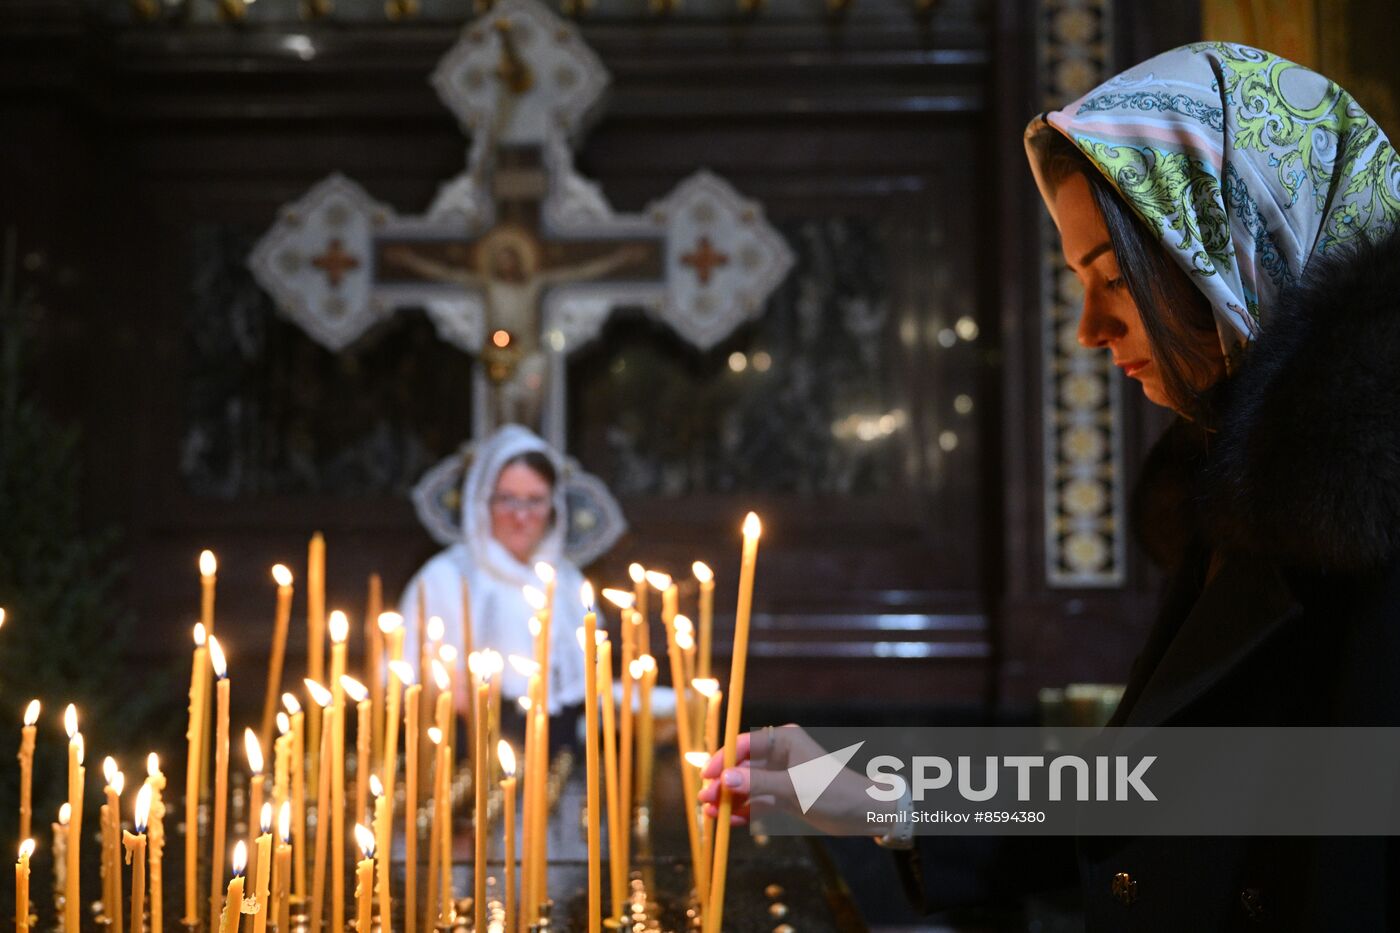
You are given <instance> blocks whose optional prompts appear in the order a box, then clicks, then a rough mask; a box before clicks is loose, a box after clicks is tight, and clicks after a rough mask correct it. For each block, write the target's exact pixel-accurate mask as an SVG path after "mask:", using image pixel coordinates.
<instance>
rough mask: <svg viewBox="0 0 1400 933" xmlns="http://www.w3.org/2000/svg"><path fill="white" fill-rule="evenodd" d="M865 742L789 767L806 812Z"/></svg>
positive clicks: (798, 799) (799, 801)
mask: <svg viewBox="0 0 1400 933" xmlns="http://www.w3.org/2000/svg"><path fill="white" fill-rule="evenodd" d="M864 744H865V742H864V741H860V742H857V743H856V744H854V745H847V746H846V747H845V748H842V749H837V750H836V751H834V752H827V753H826V754H825V755H822V756H821V757H820V758H813V759H812V760H811V761H804V762H802V764H800V765H793V766H792V767H791V768H788V769H787V772H788V777H789V778H791V779H792V789H793V790H795V791H797V803H798V804H799V805H800V806H801V807H802V812H803V813H804V814H805V813H806V812H807V811H808V810H810V809H812V804H814V803H816V802H817V798H818V797H820V796H821V795H822V792H823V791H825V790H826V789H827V788H828V787H830V786H831V782H832V781H834V780H836V775H838V774H840V773H841V769H842V768H844V767H846V762H848V761H850V760H851V756H852V755H854V754H855V753H856V752H857V751H858V750H859V749H860V747H861V746H862V745H864Z"/></svg>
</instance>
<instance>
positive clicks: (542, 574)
mask: <svg viewBox="0 0 1400 933" xmlns="http://www.w3.org/2000/svg"><path fill="white" fill-rule="evenodd" d="M535 576H537V577H539V578H540V580H541V581H543V582H544V583H545V584H546V585H547V584H550V583H553V582H554V565H553V564H549V563H546V562H545V561H540V562H539V563H537V564H535Z"/></svg>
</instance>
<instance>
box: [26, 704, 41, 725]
mask: <svg viewBox="0 0 1400 933" xmlns="http://www.w3.org/2000/svg"><path fill="white" fill-rule="evenodd" d="M38 721H39V701H38V700H30V701H29V705H28V706H26V707H25V708H24V724H25V725H26V726H32V725H34V724H35V723H36V722H38Z"/></svg>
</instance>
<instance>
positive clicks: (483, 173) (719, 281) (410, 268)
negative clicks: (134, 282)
mask: <svg viewBox="0 0 1400 933" xmlns="http://www.w3.org/2000/svg"><path fill="white" fill-rule="evenodd" d="M432 82H433V84H434V86H435V88H436V89H437V91H438V94H439V96H440V97H441V99H442V100H443V102H444V103H445V104H446V105H447V107H448V108H449V109H450V110H452V112H453V113H454V114H455V115H456V116H457V118H458V121H459V123H460V124H461V125H462V127H463V129H464V130H465V131H466V132H467V133H469V134H470V135H471V140H472V142H471V147H470V149H469V151H468V157H467V165H466V170H465V171H464V172H462V173H461V174H460V175H458V176H456V177H455V178H453V179H452V180H450V181H449V182H447V183H446V184H444V185H443V186H442V188H441V189H440V190H439V192H438V194H437V197H436V198H435V199H434V201H433V203H432V204H431V205H430V206H429V208H428V211H427V212H426V213H425V214H423V215H419V216H404V215H399V214H397V213H396V212H395V211H394V210H393V209H392V208H390V207H388V206H387V205H384V204H381V203H379V202H377V201H375V200H373V199H372V198H371V197H370V196H369V195H368V194H367V193H366V192H365V191H364V189H363V188H361V187H360V186H359V185H357V184H355V183H354V182H352V181H350V180H349V179H347V178H345V177H344V176H341V175H338V174H336V175H332V176H330V177H329V178H327V179H325V180H324V181H322V182H320V183H319V184H317V185H316V186H314V187H313V188H312V189H311V190H310V191H309V192H308V193H307V194H306V195H304V196H303V197H302V198H300V199H299V200H298V201H296V202H294V203H293V204H290V205H288V206H287V207H285V208H283V209H282V211H281V215H280V217H279V219H278V221H277V222H276V224H274V226H273V227H272V228H271V229H270V230H269V231H268V232H267V233H266V234H265V235H264V236H263V238H262V239H261V240H260V241H259V243H258V245H257V247H256V248H255V249H254V251H253V254H252V255H251V256H250V258H249V265H250V267H251V268H252V271H253V273H254V275H255V277H256V278H257V279H258V281H259V283H260V284H261V285H262V286H263V288H265V289H266V290H267V291H268V292H269V293H270V294H271V295H272V297H273V299H274V301H275V302H276V304H277V306H278V308H279V310H280V311H281V312H282V313H283V314H284V315H286V316H287V317H289V318H290V319H291V320H292V321H294V322H295V323H297V324H298V325H299V326H300V327H301V328H302V329H303V330H305V331H306V332H307V333H308V334H309V335H310V336H311V337H312V338H313V339H314V340H316V341H317V342H319V343H321V344H322V345H323V346H325V347H327V348H328V349H331V350H341V349H344V348H345V347H347V346H349V345H350V344H352V343H353V342H355V341H356V340H358V339H360V338H361V337H362V336H364V335H365V334H366V333H367V332H369V331H371V330H373V329H374V328H376V327H380V326H384V325H386V324H387V323H388V322H389V321H390V320H391V319H392V318H393V317H394V315H395V312H396V311H397V310H398V309H400V308H422V309H424V310H426V312H427V314H428V316H429V318H430V319H431V320H432V322H433V325H434V327H435V328H436V330H437V332H438V335H439V336H440V337H441V338H442V339H443V340H445V341H447V342H449V343H451V344H453V345H454V346H457V347H459V348H460V349H462V350H463V351H464V352H466V353H467V354H469V355H470V356H472V357H473V358H474V362H473V380H472V433H473V436H474V439H480V438H482V437H485V436H486V435H487V434H489V433H490V432H491V431H492V430H493V429H494V428H496V427H498V426H499V425H501V424H503V423H506V422H516V423H522V424H525V425H526V426H527V427H531V428H533V429H535V430H536V431H538V432H539V433H541V434H542V435H543V436H544V437H545V439H546V440H548V441H549V442H550V443H551V444H553V445H554V446H555V447H556V448H558V449H559V450H560V451H561V452H564V451H565V448H566V440H567V439H566V436H565V425H566V417H565V416H566V411H567V395H566V385H567V381H566V379H565V373H566V369H565V367H566V363H567V359H568V357H569V355H570V354H572V353H573V352H575V351H577V350H578V349H579V348H580V347H582V346H584V345H585V344H586V343H588V342H589V341H590V340H592V339H594V338H595V337H596V336H597V335H598V333H599V332H600V331H601V329H602V326H603V324H604V323H605V322H606V320H607V318H608V317H609V315H610V314H611V313H612V311H613V310H614V309H616V308H621V307H634V308H641V309H643V310H644V311H645V312H646V313H647V314H649V315H651V316H652V317H654V318H656V319H657V320H660V321H662V322H663V323H665V324H667V325H668V326H670V327H671V328H672V329H673V330H674V331H675V332H676V333H677V334H679V335H680V336H681V337H682V338H683V339H684V340H686V341H687V342H689V343H691V344H693V345H695V346H696V347H699V348H701V349H708V348H709V347H712V346H714V344H716V343H717V342H719V341H720V340H722V339H723V338H724V337H726V336H727V335H728V334H730V333H731V332H732V331H733V330H734V328H736V327H738V326H739V325H740V324H741V323H743V322H745V321H747V320H751V319H752V318H754V317H756V316H757V315H758V314H759V313H761V311H762V309H763V305H764V302H765V301H766V300H767V298H768V296H769V295H770V294H771V293H772V291H773V290H774V289H775V288H776V287H777V286H778V284H779V283H780V282H781V281H782V280H783V278H784V277H785V276H786V275H787V272H788V270H789V269H790V268H791V266H792V263H793V256H792V252H791V250H790V249H789V248H788V246H787V244H786V243H785V242H784V241H783V239H782V237H781V236H780V235H779V234H778V233H777V232H776V231H775V230H774V229H773V228H772V227H771V226H770V225H769V224H768V223H767V222H766V220H765V219H764V217H763V212H762V209H761V208H760V207H759V206H758V205H757V204H755V203H753V202H751V201H748V200H746V199H744V198H742V197H741V196H740V195H739V194H738V193H737V192H736V191H735V190H734V189H733V188H732V187H731V186H730V185H729V184H728V183H726V182H725V181H724V180H722V179H721V178H719V177H717V176H716V175H713V174H711V173H709V172H706V171H703V170H702V171H699V172H697V173H696V174H694V175H692V176H691V177H690V178H688V179H686V180H685V181H683V182H681V184H680V185H678V186H677V187H676V188H675V189H674V190H673V191H672V192H671V193H670V194H669V195H667V196H666V197H664V198H662V199H660V200H658V201H655V202H653V203H652V204H649V205H648V206H647V207H646V208H645V209H644V210H642V211H641V212H640V213H636V214H622V213H617V212H615V211H614V210H613V209H612V207H611V206H610V205H609V204H608V202H607V200H606V199H605V198H604V196H603V195H602V193H601V191H600V190H599V189H598V186H597V185H596V184H594V183H593V182H591V181H589V180H587V179H585V178H584V177H582V176H581V175H580V174H579V173H578V172H577V171H576V170H575V168H574V165H573V153H572V149H571V146H572V145H573V144H574V143H575V142H576V141H577V139H578V137H579V136H580V135H581V133H582V129H583V127H584V125H586V123H587V122H588V120H589V118H590V117H591V116H592V114H593V112H594V111H595V109H596V107H597V105H598V102H599V100H600V99H601V97H602V94H603V91H604V89H605V88H606V86H607V82H608V76H607V72H606V71H605V70H604V69H603V66H602V64H601V62H600V61H599V60H598V58H597V56H596V55H594V53H593V51H592V50H591V49H589V48H588V46H587V45H586V44H585V43H584V42H583V40H582V38H581V37H580V36H579V34H578V32H577V30H576V29H575V28H574V27H573V26H572V25H571V24H569V23H567V22H565V21H563V20H561V19H559V18H558V17H556V16H554V15H553V14H552V13H551V12H550V11H549V10H548V9H547V8H545V7H544V6H543V5H542V4H540V3H538V2H536V0H500V2H498V3H497V4H496V5H495V7H494V8H493V9H492V11H491V12H490V13H488V14H486V15H484V16H482V17H481V18H479V19H478V20H476V21H475V22H472V23H469V24H468V25H467V27H466V28H465V29H464V31H463V34H462V36H461V37H460V38H459V40H458V41H457V42H456V44H454V45H453V47H452V48H451V49H450V50H449V51H448V52H447V54H446V55H445V56H444V57H443V59H442V60H441V62H439V64H438V67H437V69H436V70H435V72H434V73H433V76H432ZM458 459H460V458H458ZM449 460H452V458H449ZM446 464H447V461H444V464H440V465H439V467H436V468H434V471H439V470H441V473H440V475H439V473H436V472H434V471H430V473H429V476H428V477H425V480H424V482H428V481H429V480H430V479H432V478H433V477H437V479H434V480H433V482H435V483H436V484H437V485H436V486H434V489H435V490H437V492H441V491H442V490H445V489H447V488H448V487H449V486H450V482H449V479H450V474H451V471H450V470H448V469H447V466H446ZM580 475H585V474H582V471H580ZM421 486H422V483H420V487H421ZM421 491H422V490H421V489H419V490H415V501H416V502H418V504H419V513H420V517H423V518H424V521H425V523H426V524H428V526H429V530H430V532H432V533H433V534H434V536H435V537H438V538H439V539H440V540H446V539H449V538H450V536H451V534H452V528H451V527H449V526H450V525H451V524H452V523H450V522H446V521H445V520H444V521H437V523H436V524H434V520H431V519H430V517H429V516H427V515H425V508H426V506H424V504H423V501H420V500H421V499H422V497H420V495H419V493H420V492H421ZM436 494H437V493H436V492H435V493H434V495H436ZM590 495H593V496H595V497H596V496H598V495H602V496H604V497H607V498H608V501H609V502H611V498H610V496H608V495H607V492H606V489H605V488H604V487H603V486H602V484H601V483H596V484H595V487H594V489H593V491H592V492H591V493H590ZM614 505H615V503H614ZM620 514H621V513H620V511H618V512H617V515H618V516H619V518H620ZM439 518H441V516H439ZM608 543H609V544H610V543H611V542H608ZM594 556H596V555H594Z"/></svg>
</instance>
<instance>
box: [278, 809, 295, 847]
mask: <svg viewBox="0 0 1400 933" xmlns="http://www.w3.org/2000/svg"><path fill="white" fill-rule="evenodd" d="M277 836H278V838H279V839H281V840H282V841H283V842H284V843H287V842H291V841H292V802H291V801H290V800H284V801H282V806H281V807H280V808H278V810H277Z"/></svg>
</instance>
